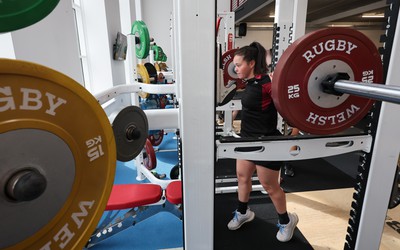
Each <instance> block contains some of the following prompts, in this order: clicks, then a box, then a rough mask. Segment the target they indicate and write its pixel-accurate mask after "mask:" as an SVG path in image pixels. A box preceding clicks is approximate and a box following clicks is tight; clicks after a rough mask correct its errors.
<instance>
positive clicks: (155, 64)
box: [154, 62, 161, 72]
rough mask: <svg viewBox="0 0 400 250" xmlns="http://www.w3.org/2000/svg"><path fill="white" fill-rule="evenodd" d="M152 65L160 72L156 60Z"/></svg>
mask: <svg viewBox="0 0 400 250" xmlns="http://www.w3.org/2000/svg"><path fill="white" fill-rule="evenodd" d="M154 67H155V68H156V70H157V72H160V71H161V69H160V65H159V64H158V62H155V63H154Z"/></svg>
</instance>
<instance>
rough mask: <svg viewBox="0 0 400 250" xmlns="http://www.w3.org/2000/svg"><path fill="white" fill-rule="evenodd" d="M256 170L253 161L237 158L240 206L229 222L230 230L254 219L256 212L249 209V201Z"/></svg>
mask: <svg viewBox="0 0 400 250" xmlns="http://www.w3.org/2000/svg"><path fill="white" fill-rule="evenodd" d="M255 170H256V165H255V164H254V163H253V162H250V161H246V160H236V176H237V178H238V200H239V201H238V208H237V209H236V211H235V212H234V215H233V219H232V220H231V221H230V222H229V223H228V228H229V230H236V229H239V228H240V227H241V226H242V225H243V224H244V223H246V222H250V221H252V220H253V219H254V217H255V214H254V212H253V211H251V210H250V209H248V207H247V203H248V201H249V198H250V192H251V189H252V181H251V177H252V176H253V173H254V171H255Z"/></svg>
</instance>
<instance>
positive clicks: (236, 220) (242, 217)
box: [228, 208, 255, 230]
mask: <svg viewBox="0 0 400 250" xmlns="http://www.w3.org/2000/svg"><path fill="white" fill-rule="evenodd" d="M233 214H234V215H233V219H232V220H231V221H230V222H229V223H228V228H229V230H236V229H239V228H240V227H241V226H242V225H243V224H244V223H246V222H250V221H252V220H254V217H255V214H254V212H253V211H251V210H250V208H247V211H246V213H245V214H241V213H240V212H238V211H237V210H235V212H233Z"/></svg>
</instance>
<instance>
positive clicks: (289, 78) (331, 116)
mask: <svg viewBox="0 0 400 250" xmlns="http://www.w3.org/2000/svg"><path fill="white" fill-rule="evenodd" d="M382 83H383V67H382V62H381V57H380V54H379V52H378V50H377V48H376V46H375V44H374V43H373V42H372V41H371V40H370V39H369V38H368V37H367V36H365V35H364V34H363V33H361V32H359V31H357V30H354V29H350V28H327V29H322V30H317V31H314V32H311V33H308V34H306V35H305V36H303V37H301V38H299V39H297V40H296V41H295V42H294V43H293V44H291V45H290V46H289V47H288V48H287V49H286V50H285V51H284V52H283V54H282V56H281V58H280V59H279V61H278V63H277V65H276V68H275V71H274V75H273V79H272V99H273V101H274V104H275V106H276V108H277V110H278V112H279V113H280V114H281V115H282V117H283V118H284V119H285V120H286V121H287V122H288V123H289V124H291V125H292V126H295V127H297V128H299V129H300V130H302V131H304V132H307V133H311V134H322V135H325V134H334V133H337V132H340V131H343V130H345V129H347V128H349V127H351V126H353V125H355V124H356V123H357V122H359V121H360V120H361V119H362V118H363V117H365V115H366V114H367V113H368V111H369V110H370V109H371V107H372V105H373V103H374V101H375V100H380V101H391V102H397V103H398V102H399V100H400V99H399V96H400V89H399V87H397V86H387V85H386V86H385V85H382Z"/></svg>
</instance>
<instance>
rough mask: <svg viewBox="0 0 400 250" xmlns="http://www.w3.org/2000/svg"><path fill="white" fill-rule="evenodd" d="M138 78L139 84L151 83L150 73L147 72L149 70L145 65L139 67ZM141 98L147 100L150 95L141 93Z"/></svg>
mask: <svg viewBox="0 0 400 250" xmlns="http://www.w3.org/2000/svg"><path fill="white" fill-rule="evenodd" d="M137 77H138V81H139V82H142V83H150V76H149V73H148V72H147V69H146V67H145V66H144V65H143V64H138V65H137ZM139 96H140V97H142V98H147V97H148V96H149V93H146V92H143V91H141V92H139Z"/></svg>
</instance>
